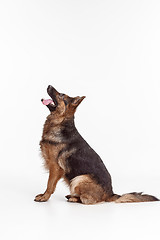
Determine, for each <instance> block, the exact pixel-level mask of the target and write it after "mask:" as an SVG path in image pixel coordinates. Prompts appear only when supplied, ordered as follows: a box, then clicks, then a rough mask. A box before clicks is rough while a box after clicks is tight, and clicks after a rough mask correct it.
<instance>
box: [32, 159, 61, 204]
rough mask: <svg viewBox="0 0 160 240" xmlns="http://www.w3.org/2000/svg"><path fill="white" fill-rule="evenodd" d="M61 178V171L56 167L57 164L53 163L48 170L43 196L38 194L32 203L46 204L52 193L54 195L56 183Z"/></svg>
mask: <svg viewBox="0 0 160 240" xmlns="http://www.w3.org/2000/svg"><path fill="white" fill-rule="evenodd" d="M62 176H63V170H62V169H61V168H60V167H59V166H58V164H56V163H54V164H52V165H51V166H50V168H49V178H48V184H47V189H46V191H45V192H44V194H39V195H37V196H36V197H35V199H34V201H36V202H46V201H47V200H48V199H49V198H50V196H51V194H52V193H54V191H55V188H56V185H57V182H58V181H59V179H60V178H61V177H62Z"/></svg>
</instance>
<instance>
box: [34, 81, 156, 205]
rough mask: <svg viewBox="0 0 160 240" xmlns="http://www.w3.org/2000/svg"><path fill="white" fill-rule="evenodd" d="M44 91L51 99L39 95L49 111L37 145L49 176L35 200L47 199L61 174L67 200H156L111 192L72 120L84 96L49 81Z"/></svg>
mask: <svg viewBox="0 0 160 240" xmlns="http://www.w3.org/2000/svg"><path fill="white" fill-rule="evenodd" d="M47 92H48V94H49V96H50V97H51V99H48V100H44V99H42V102H43V104H44V105H46V106H47V107H48V108H49V110H50V115H49V116H48V117H47V120H46V122H45V124H44V129H43V135H42V140H41V142H40V147H41V152H42V156H43V158H44V160H45V166H46V168H47V169H48V170H49V179H48V184H47V189H46V191H45V193H44V194H39V195H37V196H36V197H35V201H37V202H44V201H47V200H48V199H49V198H50V196H51V194H53V193H54V191H55V188H56V184H57V182H58V181H59V180H60V179H61V178H63V179H64V180H65V181H66V183H67V184H68V185H69V187H70V195H67V196H66V198H67V199H68V201H69V202H80V203H83V204H95V203H99V202H104V201H106V202H111V201H115V202H117V203H122V202H147V201H158V200H159V199H157V198H156V197H154V196H151V195H147V194H142V193H136V192H134V193H128V194H124V195H122V196H120V195H117V194H114V193H113V190H112V182H111V176H110V174H109V172H108V171H107V169H106V167H105V165H104V164H103V162H102V160H101V158H100V157H99V155H98V154H97V153H96V152H95V151H94V150H93V149H92V148H91V147H90V146H89V145H88V143H87V142H86V141H85V140H84V139H83V138H82V136H81V135H80V134H79V132H78V131H77V129H76V127H75V124H74V113H75V111H76V108H77V107H78V105H79V104H80V103H81V102H82V100H83V99H84V98H85V97H75V98H72V97H69V96H67V95H66V94H62V93H59V92H58V91H57V90H56V89H55V88H53V87H52V86H51V85H49V86H48V88H47Z"/></svg>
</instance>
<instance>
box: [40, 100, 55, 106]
mask: <svg viewBox="0 0 160 240" xmlns="http://www.w3.org/2000/svg"><path fill="white" fill-rule="evenodd" d="M42 103H43V104H44V105H48V104H50V103H53V101H52V100H51V99H43V101H42Z"/></svg>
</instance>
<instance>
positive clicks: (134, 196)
mask: <svg viewBox="0 0 160 240" xmlns="http://www.w3.org/2000/svg"><path fill="white" fill-rule="evenodd" d="M109 201H110V202H116V203H132V202H151V201H160V200H159V199H158V198H156V197H154V196H152V195H148V194H143V193H142V192H139V193H138V192H132V193H126V194H123V195H122V196H121V195H117V194H114V195H113V196H111V198H110V199H109Z"/></svg>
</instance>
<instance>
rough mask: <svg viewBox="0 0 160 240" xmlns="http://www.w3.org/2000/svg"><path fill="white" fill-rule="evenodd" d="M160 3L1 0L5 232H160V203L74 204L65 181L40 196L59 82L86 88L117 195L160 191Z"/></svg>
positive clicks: (0, 202) (90, 123) (84, 116)
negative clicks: (44, 136) (46, 101)
mask: <svg viewBox="0 0 160 240" xmlns="http://www.w3.org/2000/svg"><path fill="white" fill-rule="evenodd" d="M159 13H160V1H158V0H157V1H156V0H145V1H142V0H134V1H131V0H128V1H127V0H121V1H118V0H108V1H107V0H106V1H103V0H81V1H80V0H59V1H58V0H57V1H56V0H50V1H49V0H45V1H42V0H37V1H36V0H27V1H21V0H19V1H18V0H15V1H7V0H1V1H0V35H1V36H0V101H1V111H0V112H1V118H0V120H1V124H0V144H1V145H0V146H1V148H0V154H1V155H0V156H1V168H0V191H1V196H0V227H1V230H0V238H1V239H3V240H5V239H11V238H12V239H57V238H58V239H72V238H73V239H97V238H98V239H102V238H106V239H110V240H112V239H117V238H118V239H122V238H123V239H157V238H158V237H159V236H160V232H159V220H160V217H159V215H160V205H159V202H154V203H138V204H114V203H104V204H98V205H95V206H84V205H81V204H71V203H68V202H67V201H66V200H65V198H64V196H65V195H66V194H68V193H69V191H68V189H67V187H66V186H65V185H64V183H63V182H60V183H59V184H58V186H57V189H56V192H55V194H54V196H52V198H51V199H50V200H49V201H48V202H47V203H36V202H34V201H33V199H34V196H35V195H36V194H39V193H42V192H43V191H44V190H45V187H46V182H47V177H48V174H47V173H46V172H45V170H44V169H43V164H42V162H43V161H42V159H41V158H40V156H39V145H38V144H39V140H40V138H41V133H42V126H43V123H44V121H45V118H46V116H47V114H48V113H49V111H48V109H47V108H46V107H45V106H43V105H42V104H41V102H40V99H41V98H42V97H44V98H47V93H46V88H47V86H48V84H52V85H53V86H54V87H55V88H57V90H59V91H60V92H64V93H66V94H68V95H70V96H77V95H80V96H82V95H86V96H87V97H86V99H85V100H84V101H83V103H82V104H81V106H79V109H78V111H77V113H76V126H77V128H78V130H79V132H80V133H81V134H82V136H83V137H84V138H85V139H86V140H87V141H88V143H89V144H90V145H91V146H92V147H93V148H94V149H95V150H96V151H97V152H98V154H99V155H100V156H101V157H102V159H103V161H104V163H105V164H106V166H107V168H108V170H109V171H110V173H111V175H112V179H113V187H114V191H115V192H116V193H119V194H122V193H126V192H130V191H144V192H146V193H150V194H153V195H155V196H157V197H160V188H159V184H160V175H159V172H160V164H159V161H160V70H159V69H160V14H159Z"/></svg>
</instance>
